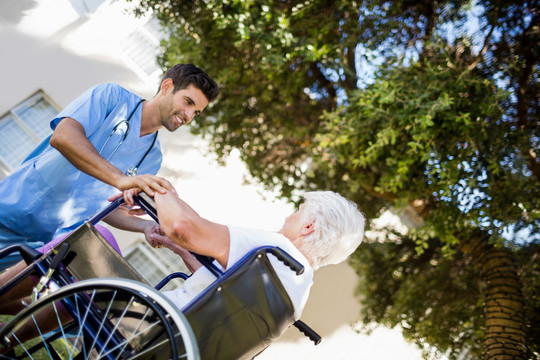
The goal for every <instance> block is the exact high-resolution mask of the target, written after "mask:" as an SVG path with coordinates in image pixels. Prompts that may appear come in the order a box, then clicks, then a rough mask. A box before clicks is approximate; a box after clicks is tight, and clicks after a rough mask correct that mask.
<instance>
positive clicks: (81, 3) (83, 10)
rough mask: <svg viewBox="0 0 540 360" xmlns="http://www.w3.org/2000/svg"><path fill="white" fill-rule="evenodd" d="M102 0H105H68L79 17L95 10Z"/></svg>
mask: <svg viewBox="0 0 540 360" xmlns="http://www.w3.org/2000/svg"><path fill="white" fill-rule="evenodd" d="M104 1H105V0H69V2H70V3H71V6H73V9H75V11H76V12H77V13H78V14H79V16H81V17H84V16H86V15H89V14H92V13H93V12H95V11H96V10H97V8H98V7H99V6H100V5H101V4H102V3H103V2H104Z"/></svg>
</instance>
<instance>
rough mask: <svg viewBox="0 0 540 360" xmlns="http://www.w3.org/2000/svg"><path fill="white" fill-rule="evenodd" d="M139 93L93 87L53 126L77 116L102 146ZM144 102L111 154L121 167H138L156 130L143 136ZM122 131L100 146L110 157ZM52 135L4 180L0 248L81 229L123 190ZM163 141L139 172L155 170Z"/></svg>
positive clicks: (38, 242) (0, 189)
mask: <svg viewBox="0 0 540 360" xmlns="http://www.w3.org/2000/svg"><path fill="white" fill-rule="evenodd" d="M139 100H140V97H138V96H137V95H135V94H133V93H131V92H129V91H127V90H126V89H124V88H122V87H121V86H119V85H116V84H102V85H98V86H95V87H93V88H91V89H89V90H87V91H86V92H85V93H83V94H82V95H81V96H79V97H78V98H77V99H75V100H74V101H73V102H72V103H71V104H69V105H68V106H67V107H66V108H65V109H64V110H63V111H62V112H60V113H59V114H58V116H57V117H56V118H55V119H54V120H52V121H51V128H52V129H53V130H54V129H55V128H56V126H57V125H58V123H59V122H60V121H61V120H62V118H64V117H70V118H73V119H75V120H77V121H78V122H79V123H81V125H82V126H83V127H84V129H85V132H86V136H87V137H88V139H89V140H90V142H91V143H92V144H93V145H94V147H95V148H96V149H97V150H98V151H99V150H101V149H102V147H103V144H105V142H106V140H107V137H109V135H110V134H111V133H112V131H113V128H114V126H115V125H116V124H117V123H118V122H120V121H122V120H125V119H127V117H128V116H129V114H130V113H131V112H132V111H133V109H135V107H136V106H137V103H138V102H139ZM141 115H142V104H141V105H139V106H138V108H137V110H136V111H135V113H134V114H133V116H132V117H131V120H130V130H129V132H128V136H127V138H126V139H125V140H124V141H123V143H122V144H121V145H120V147H119V148H118V150H117V151H116V152H115V153H114V154H113V155H112V157H111V158H110V159H109V162H110V163H112V164H113V165H114V166H116V167H117V168H118V169H120V170H121V171H122V172H124V173H125V172H126V170H127V169H128V168H130V167H132V166H136V165H137V163H138V162H139V161H140V160H141V159H142V157H143V156H144V154H145V153H146V151H147V150H148V149H149V148H150V146H151V144H152V141H153V139H154V134H149V135H145V136H143V137H140V128H141ZM120 137H121V133H120V132H117V133H115V134H114V135H113V136H112V137H111V139H110V140H109V142H108V143H107V145H106V146H105V148H104V149H103V151H102V156H103V157H104V158H108V157H109V156H110V154H111V152H112V150H113V149H114V147H116V145H117V144H118V142H119V141H120ZM49 139H50V137H49V138H47V139H45V140H44V141H43V142H42V143H41V144H40V145H38V146H37V147H36V148H35V149H34V151H33V152H32V153H31V154H30V155H29V156H28V158H27V159H26V160H25V161H24V162H23V163H22V164H21V165H20V166H19V168H17V169H16V170H15V171H14V172H13V173H12V174H11V175H10V176H8V177H7V178H5V179H4V180H2V181H1V182H0V247H3V246H7V245H10V244H13V243H20V242H25V243H27V244H28V245H30V246H32V247H37V246H40V245H42V244H43V243H46V242H48V241H50V240H51V239H53V238H55V237H57V236H60V235H62V234H65V233H67V232H69V231H72V230H73V229H75V228H77V227H78V226H79V225H80V224H82V223H83V222H84V221H86V220H88V219H89V218H90V217H92V216H93V215H95V214H96V213H98V212H99V211H101V210H102V209H103V208H105V207H106V206H107V204H108V203H109V202H108V200H107V198H108V197H110V196H111V195H114V194H116V193H118V192H119V191H118V190H117V189H115V188H114V187H112V186H110V185H107V184H105V183H103V182H101V181H99V180H97V179H95V178H93V177H91V176H89V175H87V174H85V173H82V172H81V171H79V170H77V169H76V168H75V167H74V166H73V165H71V163H70V162H69V161H68V160H66V158H64V157H63V156H62V154H60V152H58V151H57V150H56V149H54V148H52V147H51V146H50V145H49ZM161 162H162V154H161V147H160V144H159V140H156V143H155V144H154V146H153V147H152V150H151V151H150V152H149V153H148V155H147V156H146V158H145V160H144V161H143V163H142V164H141V165H140V166H139V169H138V174H156V173H157V172H158V170H159V168H160V167H161Z"/></svg>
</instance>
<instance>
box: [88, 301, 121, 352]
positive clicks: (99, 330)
mask: <svg viewBox="0 0 540 360" xmlns="http://www.w3.org/2000/svg"><path fill="white" fill-rule="evenodd" d="M116 295H117V291H114V293H113V296H112V298H111V301H109V305H108V306H107V310H106V311H105V314H104V315H103V319H102V321H101V323H100V325H99V329H98V330H97V332H96V336H95V337H94V341H93V342H92V345H91V346H90V349H93V348H94V346H95V344H96V341H97V339H98V335H99V334H100V333H101V330H102V329H103V326H104V324H105V320H106V319H107V317H108V316H109V312H110V311H111V308H112V305H113V302H114V299H115V298H116Z"/></svg>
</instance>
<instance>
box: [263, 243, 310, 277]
mask: <svg viewBox="0 0 540 360" xmlns="http://www.w3.org/2000/svg"><path fill="white" fill-rule="evenodd" d="M270 253H271V254H272V255H274V256H275V257H276V258H277V259H278V260H279V261H281V262H282V263H284V264H285V265H287V266H288V267H289V268H290V269H291V270H292V271H294V272H295V273H296V275H302V274H303V273H304V266H303V265H302V264H301V263H300V262H299V261H298V260H296V259H295V258H293V257H292V256H291V255H289V254H288V253H286V252H285V251H283V250H282V249H280V248H279V247H274V248H272V250H271V251H270Z"/></svg>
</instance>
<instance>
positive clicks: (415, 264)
mask: <svg viewBox="0 0 540 360" xmlns="http://www.w3.org/2000/svg"><path fill="white" fill-rule="evenodd" d="M428 244H429V246H428V247H427V248H426V249H425V251H424V252H423V253H422V254H420V255H419V254H417V253H416V251H415V247H416V243H415V242H414V241H413V240H412V239H410V238H401V239H400V240H399V241H398V242H395V241H391V240H390V241H385V242H381V243H378V242H367V243H364V244H363V245H362V247H361V248H359V249H358V251H357V252H356V253H355V254H354V256H353V257H352V259H351V263H352V264H353V266H354V267H355V268H356V269H357V274H358V276H359V277H360V279H361V281H360V284H361V285H360V286H359V288H358V294H359V296H360V298H361V303H362V305H363V309H364V310H363V311H362V316H363V322H364V323H365V324H371V323H380V324H384V325H386V326H389V327H395V326H400V327H401V328H402V329H403V334H404V336H405V337H406V338H408V339H410V340H411V341H414V342H416V343H417V345H418V346H419V348H420V349H423V350H424V351H425V352H426V353H425V355H426V357H427V356H428V354H429V349H426V348H425V346H424V344H425V343H428V344H431V345H432V346H435V347H436V348H437V349H438V350H439V351H440V352H442V353H447V354H448V356H450V357H454V356H456V355H458V354H459V353H460V352H461V351H462V350H463V349H471V351H472V353H473V354H474V355H475V356H478V357H480V354H479V353H478V349H479V348H480V345H481V344H482V342H483V331H482V328H483V326H484V319H483V303H482V302H481V301H479V300H478V299H479V298H481V283H480V281H479V279H478V275H477V270H476V269H475V267H474V265H472V264H471V262H470V261H468V260H467V259H466V258H464V257H463V256H462V255H461V254H456V255H455V256H452V257H450V256H445V255H444V254H443V253H442V251H441V245H442V244H441V242H440V241H438V240H436V239H430V240H429V241H428Z"/></svg>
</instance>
